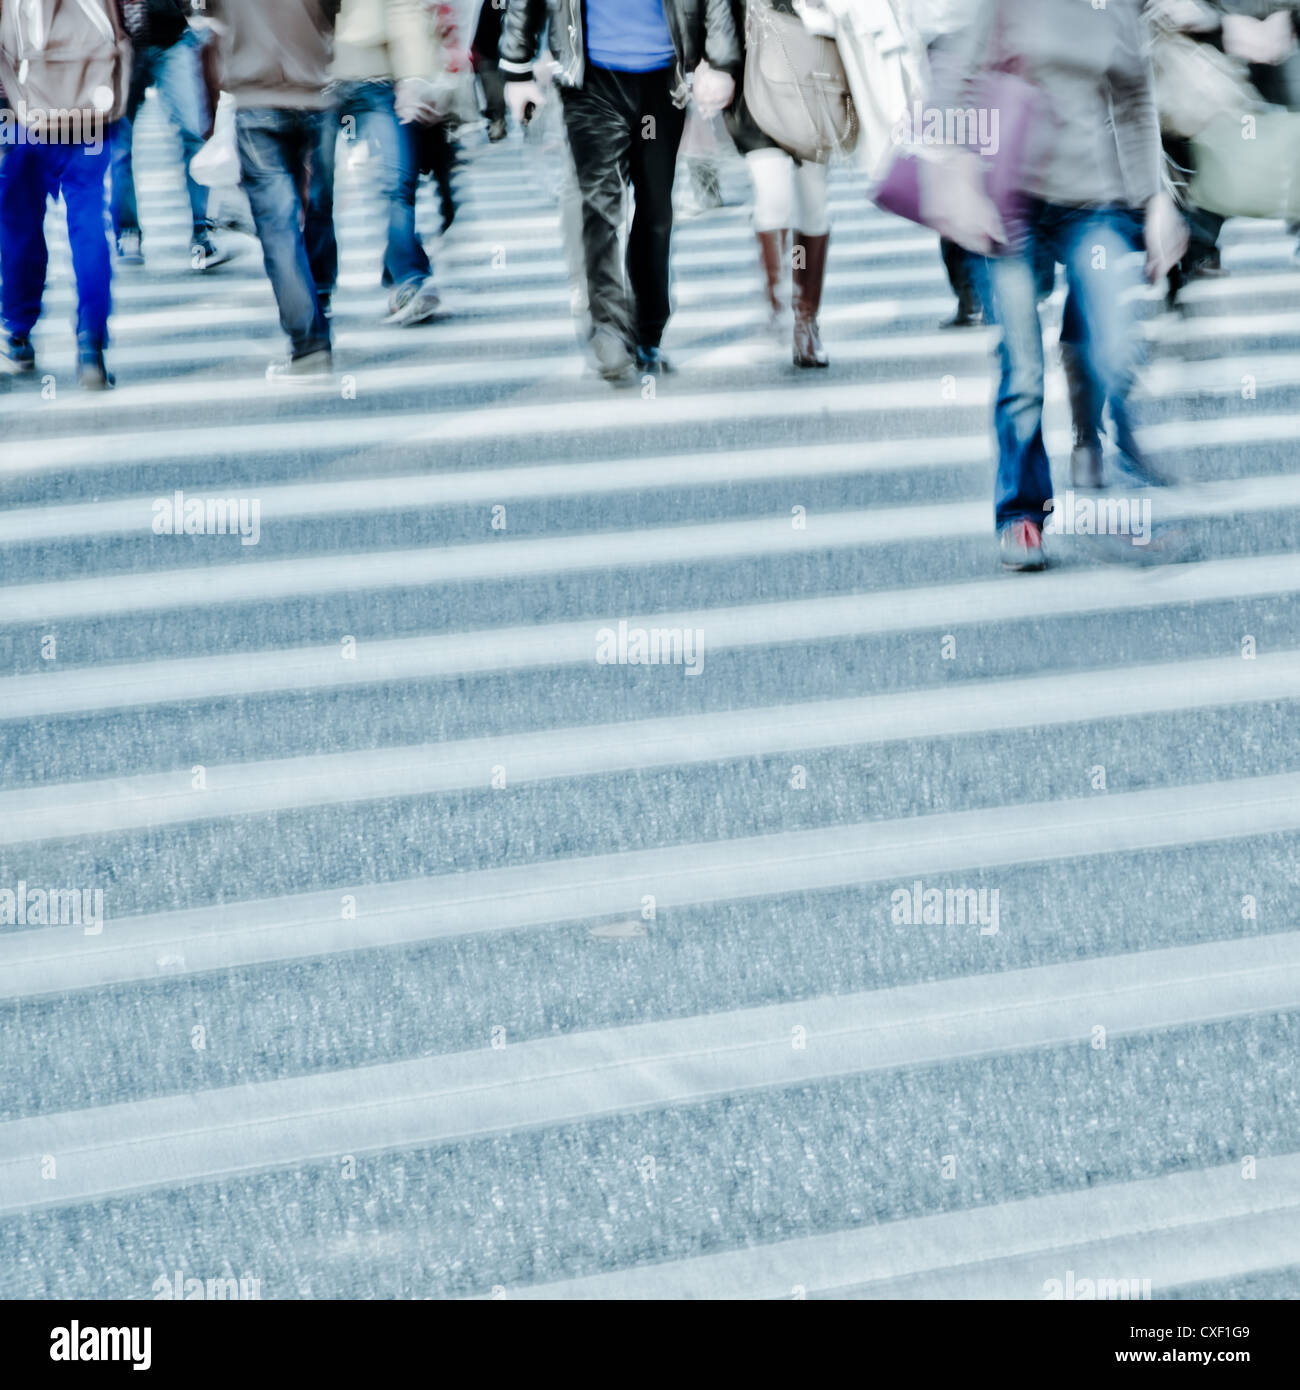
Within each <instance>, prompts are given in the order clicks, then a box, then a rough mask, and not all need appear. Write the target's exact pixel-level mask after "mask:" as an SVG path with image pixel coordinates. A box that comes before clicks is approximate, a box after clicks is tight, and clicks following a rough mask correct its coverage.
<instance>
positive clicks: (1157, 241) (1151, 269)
mask: <svg viewBox="0 0 1300 1390" xmlns="http://www.w3.org/2000/svg"><path fill="white" fill-rule="evenodd" d="M1143 230H1144V234H1145V238H1146V244H1147V279H1148V280H1149V281H1150V282H1151V283H1152V284H1153V285H1154V284H1155V283H1156V282H1157V281H1158V280H1163V279H1164V278H1165V276H1166V275H1168V274H1169V272H1170V271H1171V270H1172V269H1173V268H1174V266H1176V265H1177V264H1178V262H1179V261H1181V260H1182V258H1183V257H1184V256H1185V255H1186V254H1187V219H1186V218H1185V217H1184V216H1183V215H1182V213H1181V212H1179V211H1178V205H1177V204H1176V203H1175V202H1174V200H1173V199H1172V198H1171V197H1170V196H1169V194H1168V193H1157V194H1156V196H1155V197H1154V198H1152V199H1151V201H1150V202H1149V203H1148V204H1147V210H1146V224H1145V227H1144V229H1143Z"/></svg>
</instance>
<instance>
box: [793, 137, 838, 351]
mask: <svg viewBox="0 0 1300 1390" xmlns="http://www.w3.org/2000/svg"><path fill="white" fill-rule="evenodd" d="M826 172H827V171H826V165H824V164H811V163H808V162H806V161H805V162H804V163H803V164H800V165H799V166H798V170H797V173H796V175H795V185H796V188H797V189H798V194H799V226H800V228H801V230H800V231H797V232H796V233H795V234H794V252H793V258H792V266H793V271H794V363H795V366H796V367H826V366H829V365H830V361H829V359H828V358H827V356H826V353H825V352H824V351H823V349H822V340H821V331H820V329H819V328H818V325H817V315H818V313H819V312H820V311H821V307H822V284H823V283H824V281H825V278H826V253H827V250H828V249H829V246H830V217H829V213H828V210H827V196H826Z"/></svg>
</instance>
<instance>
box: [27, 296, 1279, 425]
mask: <svg viewBox="0 0 1300 1390" xmlns="http://www.w3.org/2000/svg"><path fill="white" fill-rule="evenodd" d="M951 307H952V306H951V301H949V300H947V299H940V298H935V299H932V300H926V301H920V302H917V301H898V300H891V301H869V302H867V303H864V304H841V305H838V306H832V307H830V308H828V309H827V310H826V311H825V312H823V313H822V315H821V321H822V326H823V328H835V329H841V330H842V329H848V328H852V327H853V326H855V325H861V326H865V327H869V328H870V329H872V330H877V329H879V327H880V326H881V325H883V324H888V323H896V322H899V321H900V320H907V321H912V322H914V321H915V320H916V319H917V317H925V316H930V315H932V316H934V317H935V318H937V317H938V316H939V315H940V314H942V313H943V312H945V311H946V310H948V309H950V308H951ZM764 324H765V320H764V318H763V316H762V315H761V314H760V313H759V311H758V309H757V308H755V309H754V310H741V311H733V312H730V313H725V314H720V315H702V314H694V315H686V316H683V317H682V320H681V322H680V323H676V322H675V325H674V333H673V349H674V355H675V356H679V357H681V358H682V361H683V363H684V364H685V363H689V365H690V366H691V368H692V369H695V370H698V369H699V368H701V367H708V368H713V369H732V368H735V367H737V366H744V365H759V364H762V363H766V362H768V361H771V360H773V359H774V358H778V357H779V358H782V359H783V358H784V356H785V345H784V343H780V344H777V343H774V342H773V340H772V339H771V337H770V336H769V335H768V334H767V333H766V332H764V333H763V334H762V336H761V338H758V339H757V340H754V341H750V342H744V343H727V344H723V345H721V346H717V347H709V348H706V349H704V350H703V351H699V350H696V351H692V350H691V348H692V345H693V344H694V343H695V342H696V341H697V339H699V338H705V339H707V340H716V338H717V335H718V334H719V333H720V332H722V331H723V330H725V329H736V328H757V327H759V326H760V325H764ZM692 329H695V330H697V331H695V332H692V331H690V330H692ZM1144 331H1145V333H1146V336H1147V337H1148V338H1149V339H1150V340H1151V341H1152V342H1155V343H1158V344H1161V345H1165V346H1173V345H1187V344H1202V343H1203V344H1210V343H1215V342H1218V341H1221V340H1223V339H1239V338H1250V337H1253V338H1265V339H1269V340H1272V339H1275V338H1278V337H1281V338H1286V339H1293V338H1295V337H1296V336H1297V335H1300V319H1297V316H1296V315H1295V314H1271V313H1264V312H1260V313H1256V314H1232V315H1210V314H1199V315H1197V316H1195V317H1193V318H1176V319H1175V318H1164V317H1162V318H1159V319H1155V320H1152V321H1151V322H1149V323H1147V324H1145V325H1144ZM1057 338H1058V329H1056V328H1051V327H1049V328H1048V329H1047V331H1046V332H1045V333H1044V344H1045V346H1046V347H1047V348H1048V349H1049V350H1050V349H1052V348H1053V347H1055V345H1056V342H1057ZM488 342H509V343H510V344H511V345H512V346H514V347H516V348H518V347H519V346H521V345H522V344H524V343H529V344H532V345H533V346H536V345H537V344H538V343H539V342H551V343H561V344H563V345H565V346H566V347H567V346H572V344H573V343H574V325H573V320H572V319H571V318H567V317H566V318H552V319H540V320H539V319H534V320H530V321H529V322H528V323H527V325H526V326H521V325H519V324H515V323H509V322H506V323H481V322H480V323H451V322H440V323H438V324H436V325H434V326H432V327H430V329H429V331H427V332H422V333H418V334H416V333H407V332H400V331H395V330H394V329H392V328H378V329H368V330H367V329H356V330H348V331H344V332H342V333H339V334H338V335H337V337H336V339H335V356H336V358H337V359H339V361H340V362H342V361H344V360H345V359H346V356H347V355H348V354H350V353H373V352H387V353H397V354H401V355H407V354H409V355H412V356H414V355H416V354H418V355H419V356H420V357H421V358H422V359H423V361H424V363H425V364H426V365H425V366H424V367H423V369H422V370H421V371H420V372H419V373H418V374H417V375H416V377H415V378H414V380H413V384H414V385H417V386H419V385H430V386H436V387H439V388H444V387H447V386H449V385H451V384H453V383H461V384H470V385H476V384H482V383H483V381H484V380H485V379H486V378H487V377H488V376H490V378H491V380H492V381H493V382H494V383H501V382H505V381H520V382H532V381H536V382H538V383H541V382H543V381H549V380H554V379H556V378H566V377H574V378H576V377H578V376H580V375H581V374H582V372H581V367H580V366H579V364H578V363H577V362H576V361H575V360H573V359H571V358H568V357H565V358H560V357H556V358H554V359H552V360H550V361H542V362H539V361H538V359H537V357H536V356H532V357H529V358H521V359H520V358H510V359H505V360H501V359H496V358H481V357H480V358H475V359H470V360H467V359H465V358H464V357H463V356H462V355H461V350H462V349H463V348H464V346H465V345H466V344H473V345H474V346H476V347H478V346H481V345H483V344H486V343H488ZM992 345H993V335H992V333H991V331H988V330H972V331H969V332H965V333H961V334H952V333H893V334H890V335H888V336H880V335H879V334H878V333H874V332H873V336H872V337H871V338H869V339H867V340H865V341H863V340H856V339H852V338H845V337H842V336H837V338H836V341H835V355H836V358H837V359H838V360H841V361H851V362H876V361H880V362H894V361H902V360H906V359H908V358H920V359H930V360H933V361H935V362H939V361H942V362H945V363H954V362H958V361H964V360H965V359H968V358H974V359H977V360H980V361H983V360H984V359H985V358H986V357H987V356H988V353H989V351H990V349H991V347H992ZM37 349H38V352H39V354H40V362H41V367H42V370H46V371H53V372H54V373H55V374H56V375H57V374H58V372H59V371H64V372H71V371H72V369H73V366H74V360H73V352H72V348H71V347H70V346H69V344H68V343H67V341H66V334H59V335H52V334H48V333H47V334H45V335H42V336H41V337H40V338H39V340H38V342H37ZM683 349H685V352H683ZM272 351H273V345H272V344H271V343H268V342H267V340H266V339H264V338H260V339H259V338H252V337H249V338H236V339H215V340H214V339H206V338H205V339H193V340H186V341H182V342H166V341H163V342H157V341H150V342H148V343H144V344H138V345H136V346H134V347H125V348H123V347H115V348H114V350H113V366H114V368H115V369H117V370H118V371H125V370H126V369H128V368H130V369H139V368H141V367H151V368H155V369H158V368H162V369H165V371H166V377H165V380H164V381H163V382H129V381H128V382H125V383H124V384H122V385H121V386H120V387H119V389H118V391H117V392H116V393H115V395H114V397H113V399H112V402H111V408H112V409H113V410H114V412H119V411H120V412H125V411H126V410H129V409H142V408H145V407H149V406H160V405H168V404H170V405H185V404H188V403H192V402H194V401H195V400H196V399H199V400H202V401H203V402H205V403H211V402H213V401H214V400H218V399H223V398H225V399H231V400H238V401H241V402H243V401H247V399H248V392H249V389H250V383H249V382H248V381H247V380H238V381H234V380H221V379H220V378H215V377H214V376H213V367H214V365H216V364H217V363H220V362H228V361H232V360H239V361H249V362H256V363H257V364H258V365H259V367H260V366H261V364H263V363H265V362H266V360H267V358H268V357H269V356H270V355H271V353H272ZM444 354H445V355H444ZM446 357H453V358H454V359H455V360H454V361H451V362H448V361H447V360H446ZM178 368H179V369H181V370H189V371H192V372H194V373H196V374H198V373H201V374H202V375H203V376H204V378H205V380H204V381H203V383H202V385H201V386H199V387H198V388H197V389H196V386H195V383H194V381H193V380H191V379H189V378H182V377H179V376H178V375H176V372H177V369H178ZM377 370H380V371H386V370H391V367H385V368H378V369H377ZM367 380H368V383H369V385H371V386H373V385H374V380H373V379H372V378H369V377H368V378H367ZM104 409H105V402H104V401H102V400H99V401H97V400H95V399H91V398H87V397H85V396H79V395H73V394H70V393H66V392H65V393H64V394H62V395H60V396H58V397H56V398H55V399H54V400H53V401H45V400H42V399H41V398H40V397H38V396H36V395H34V394H21V395H11V396H9V397H8V398H0V415H5V414H25V413H31V412H34V411H40V412H42V413H44V414H48V413H50V412H52V411H59V412H66V411H69V410H71V411H72V412H74V413H75V412H76V411H79V410H92V411H100V412H102V411H103V410H104Z"/></svg>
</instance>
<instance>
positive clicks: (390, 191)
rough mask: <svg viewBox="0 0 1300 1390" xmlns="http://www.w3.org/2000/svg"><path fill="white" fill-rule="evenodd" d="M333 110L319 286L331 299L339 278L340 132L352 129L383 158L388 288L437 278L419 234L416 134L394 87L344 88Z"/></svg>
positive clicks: (324, 158) (324, 157)
mask: <svg viewBox="0 0 1300 1390" xmlns="http://www.w3.org/2000/svg"><path fill="white" fill-rule="evenodd" d="M331 94H332V95H333V98H334V106H333V109H332V110H331V111H330V113H329V117H328V119H327V120H326V122H325V126H324V129H323V130H322V132H321V150H320V162H321V169H322V171H323V172H322V177H323V181H324V186H323V190H322V192H323V195H324V196H325V197H326V198H328V199H329V201H328V203H327V205H326V209H325V214H326V215H325V216H323V217H322V218H320V219H319V220H318V221H317V223H316V224H315V225H316V228H317V231H318V232H319V235H320V243H319V245H318V246H315V247H313V248H312V264H313V265H315V266H319V267H320V273H321V275H323V277H324V278H323V279H318V280H317V282H316V284H317V287H318V288H319V290H320V292H321V293H322V294H331V293H333V290H334V284H335V281H336V280H337V278H338V266H339V251H338V243H337V242H336V241H335V239H334V216H333V211H334V205H333V189H334V161H335V153H336V150H337V147H338V137H339V126H340V124H341V123H342V122H344V121H347V122H348V123H349V138H357V139H361V140H365V141H367V142H368V143H369V144H370V147H371V149H372V150H374V151H375V153H376V154H377V155H378V158H379V190H380V193H381V195H382V196H383V198H384V200H385V202H386V203H387V204H388V244H387V248H386V250H385V252H384V284H385V285H407V284H410V283H411V282H412V281H421V280H424V279H425V278H426V277H427V276H428V275H430V274H431V272H432V267H431V266H430V265H429V257H428V256H427V255H426V254H425V250H424V246H423V244H422V243H421V241H420V237H419V234H418V233H417V232H416V230H415V194H416V190H417V189H418V187H419V184H420V166H419V161H418V158H417V147H416V140H415V133H416V128H415V127H414V126H413V125H402V124H401V123H400V122H399V121H398V119H397V112H396V111H395V110H394V107H393V84H392V83H391V82H385V81H378V82H339V83H337V84H336V85H335V86H334V87H333V88H332V89H331Z"/></svg>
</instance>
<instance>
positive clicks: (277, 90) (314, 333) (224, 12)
mask: <svg viewBox="0 0 1300 1390" xmlns="http://www.w3.org/2000/svg"><path fill="white" fill-rule="evenodd" d="M206 3H207V6H208V11H209V13H210V14H212V16H213V18H214V19H215V20H216V21H217V22H218V25H219V33H220V44H221V48H220V60H221V62H220V66H221V86H222V90H224V91H227V92H229V93H230V94H231V95H232V96H233V97H234V98H235V100H236V103H237V111H236V116H235V127H236V132H237V136H238V141H239V163H240V170H241V173H242V177H243V186H244V190H245V192H246V193H247V194H248V201H249V206H250V207H251V208H252V212H253V221H254V223H255V225H256V227H257V237H258V240H259V241H260V242H261V243H262V256H263V259H264V261H265V263H266V273H267V275H268V276H269V277H270V280H271V287H272V289H273V290H274V291H275V298H276V303H277V304H278V305H279V308H280V325H281V327H282V328H283V329H284V331H285V333H286V334H287V335H288V338H289V347H290V356H289V360H288V362H286V363H282V364H278V365H275V366H273V367H272V368H271V369H270V370H269V372H268V377H269V378H270V379H272V380H284V381H287V382H296V381H311V380H318V379H320V378H321V377H322V376H328V375H329V373H330V372H331V371H332V358H331V351H330V346H331V340H330V325H329V319H328V317H327V310H328V308H329V304H328V301H327V300H322V298H321V296H320V294H319V293H318V290H317V286H318V285H329V284H331V283H332V278H333V271H334V268H333V266H331V265H330V264H329V263H328V261H327V259H326V256H327V251H328V247H329V246H330V245H331V244H332V240H333V235H332V229H331V231H330V233H329V234H328V235H327V233H326V229H325V228H324V227H323V225H322V222H323V220H324V219H325V218H327V217H329V216H330V213H329V209H330V207H331V196H330V194H329V193H328V190H327V188H326V185H325V172H326V171H325V169H324V167H323V162H322V159H321V148H322V144H323V142H324V136H325V130H326V126H327V122H328V119H329V113H330V108H331V98H330V96H329V94H328V93H327V91H326V84H327V83H328V81H329V67H330V61H331V58H332V57H333V49H334V22H335V18H336V17H337V15H338V8H339V0H274V2H273V3H268V0H206Z"/></svg>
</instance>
